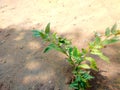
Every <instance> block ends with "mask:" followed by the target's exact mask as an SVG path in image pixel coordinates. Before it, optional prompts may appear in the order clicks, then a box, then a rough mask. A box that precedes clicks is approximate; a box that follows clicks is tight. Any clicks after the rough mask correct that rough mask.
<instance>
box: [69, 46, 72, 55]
mask: <svg viewBox="0 0 120 90" xmlns="http://www.w3.org/2000/svg"><path fill="white" fill-rule="evenodd" d="M72 52H73V48H72V47H69V48H68V53H69V55H70V56H72Z"/></svg>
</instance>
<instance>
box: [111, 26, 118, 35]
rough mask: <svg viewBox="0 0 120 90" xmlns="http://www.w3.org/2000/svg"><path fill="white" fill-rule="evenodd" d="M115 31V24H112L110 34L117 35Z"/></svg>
mask: <svg viewBox="0 0 120 90" xmlns="http://www.w3.org/2000/svg"><path fill="white" fill-rule="evenodd" d="M116 29H117V24H114V25H113V27H112V28H111V33H112V34H116V33H117V31H116Z"/></svg>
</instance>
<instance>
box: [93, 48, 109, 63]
mask: <svg viewBox="0 0 120 90" xmlns="http://www.w3.org/2000/svg"><path fill="white" fill-rule="evenodd" d="M91 54H94V55H97V56H99V57H100V58H101V59H103V60H104V61H106V62H109V58H108V57H106V56H104V55H103V53H102V52H101V51H100V50H97V49H93V50H92V51H91Z"/></svg>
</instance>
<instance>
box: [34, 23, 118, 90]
mask: <svg viewBox="0 0 120 90" xmlns="http://www.w3.org/2000/svg"><path fill="white" fill-rule="evenodd" d="M116 28H117V25H116V24H114V25H113V27H112V28H111V29H110V28H107V29H106V31H105V34H104V35H103V36H100V35H99V33H97V32H95V39H94V40H93V41H91V42H90V43H88V47H87V48H83V49H82V50H79V49H78V48H77V47H75V46H73V45H72V43H71V41H70V40H67V39H66V38H64V37H61V36H57V34H56V33H51V32H50V23H49V24H48V25H47V26H46V28H45V30H40V31H39V30H33V35H34V36H35V37H41V38H42V39H43V40H44V41H47V42H49V43H50V44H49V45H48V46H47V47H46V48H45V50H44V53H46V52H48V51H50V50H52V49H54V50H57V51H59V52H62V53H63V54H65V55H66V56H67V61H68V62H69V63H70V64H71V65H72V66H73V67H74V70H73V74H74V77H75V79H74V80H73V82H72V83H71V84H70V87H71V88H74V89H75V90H85V89H86V88H88V87H89V86H90V85H89V83H88V81H89V80H91V79H92V78H93V76H91V75H90V70H91V69H92V70H95V71H98V67H97V64H96V61H95V59H94V58H93V57H91V56H90V55H96V56H98V57H100V58H101V59H102V60H104V61H106V62H109V59H108V57H107V56H105V55H104V54H103V53H102V51H101V49H102V48H104V47H105V46H106V45H109V44H113V43H116V42H119V41H120V38H119V35H120V30H117V29H116ZM85 62H88V63H85Z"/></svg>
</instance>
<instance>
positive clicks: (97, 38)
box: [95, 36, 101, 44]
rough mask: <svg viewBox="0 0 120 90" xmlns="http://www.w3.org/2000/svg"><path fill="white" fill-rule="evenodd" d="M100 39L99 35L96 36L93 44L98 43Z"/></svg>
mask: <svg viewBox="0 0 120 90" xmlns="http://www.w3.org/2000/svg"><path fill="white" fill-rule="evenodd" d="M100 41H101V39H100V37H99V36H96V37H95V44H100Z"/></svg>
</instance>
